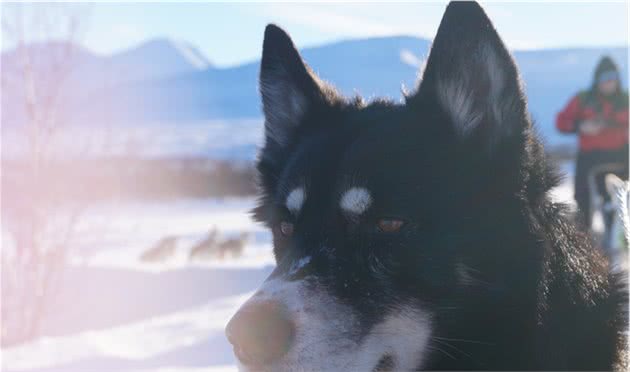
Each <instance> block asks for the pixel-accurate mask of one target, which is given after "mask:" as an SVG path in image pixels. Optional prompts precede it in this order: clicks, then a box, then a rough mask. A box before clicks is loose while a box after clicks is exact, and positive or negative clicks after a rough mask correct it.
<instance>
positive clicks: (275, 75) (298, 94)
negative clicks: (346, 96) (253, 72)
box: [259, 24, 323, 146]
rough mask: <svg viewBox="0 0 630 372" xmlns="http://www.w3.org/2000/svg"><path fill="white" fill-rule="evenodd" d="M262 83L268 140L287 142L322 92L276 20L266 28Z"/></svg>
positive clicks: (261, 69) (312, 74) (261, 90)
mask: <svg viewBox="0 0 630 372" xmlns="http://www.w3.org/2000/svg"><path fill="white" fill-rule="evenodd" d="M259 84H260V93H261V96H262V103H263V111H264V114H265V132H266V137H267V140H271V141H274V142H275V143H276V144H278V145H280V146H286V145H287V143H288V141H289V139H290V138H291V134H292V133H293V132H294V131H295V129H296V128H297V127H298V126H299V125H300V122H301V121H302V118H303V117H304V114H305V113H306V112H307V110H309V109H312V108H313V106H314V105H317V104H320V103H321V101H322V96H323V94H322V89H321V86H320V84H321V83H320V82H319V80H318V78H317V77H316V76H315V74H314V73H313V72H312V71H311V70H310V68H309V67H308V66H306V65H305V64H304V62H303V61H302V58H301V57H300V54H299V52H298V51H297V49H296V48H295V46H294V45H293V42H292V41H291V38H290V37H289V35H288V34H287V33H286V32H284V30H282V29H281V28H279V27H278V26H276V25H273V24H270V25H268V26H267V28H266V29H265V40H264V42H263V55H262V61H261V66H260V80H259Z"/></svg>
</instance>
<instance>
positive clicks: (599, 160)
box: [575, 145, 628, 230]
mask: <svg viewBox="0 0 630 372" xmlns="http://www.w3.org/2000/svg"><path fill="white" fill-rule="evenodd" d="M609 173H613V174H616V175H617V176H618V177H620V178H621V179H624V180H627V179H628V146H627V145H626V146H625V147H622V148H620V149H618V150H609V151H601V150H593V151H584V152H583V151H580V152H579V153H578V156H577V161H576V166H575V201H576V202H577V205H578V223H580V224H582V226H583V227H585V228H586V229H589V230H590V228H591V224H592V215H593V212H594V211H592V210H591V208H592V206H591V194H590V193H591V191H590V188H591V187H594V188H595V190H594V191H595V192H596V193H597V194H599V195H600V196H601V197H602V198H603V199H604V202H608V201H610V195H609V194H608V191H607V190H606V183H605V178H606V175H607V174H609ZM589 178H590V180H589ZM606 217H607V216H604V220H605V221H604V222H606ZM611 217H612V216H611Z"/></svg>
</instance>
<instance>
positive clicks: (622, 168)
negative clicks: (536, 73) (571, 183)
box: [556, 56, 628, 229]
mask: <svg viewBox="0 0 630 372" xmlns="http://www.w3.org/2000/svg"><path fill="white" fill-rule="evenodd" d="M556 127H557V128H558V130H559V131H561V132H563V133H568V134H577V135H578V136H579V151H578V155H577V161H576V170H575V201H576V202H577V204H578V222H579V223H581V224H583V226H584V227H586V228H587V229H590V228H591V222H592V212H593V211H592V210H591V196H590V195H591V191H590V188H591V187H595V188H596V192H597V193H598V194H599V195H601V197H602V198H603V199H604V202H605V203H606V202H609V201H610V196H609V195H608V193H607V192H606V188H605V181H604V178H605V176H606V174H607V173H615V174H617V175H618V176H620V177H621V178H623V179H625V180H627V179H628V93H627V92H624V91H623V90H622V89H621V80H620V77H619V69H618V68H617V66H616V65H615V63H614V62H613V60H612V59H611V58H610V57H607V56H605V57H603V58H602V59H601V60H600V62H599V63H598V65H597V68H596V69H595V74H594V78H593V83H592V85H591V87H590V89H588V90H585V91H582V92H580V93H578V94H577V95H576V96H575V97H573V98H572V99H571V100H570V101H569V103H568V104H567V106H566V107H565V108H564V110H562V111H561V112H560V113H558V116H557V118H556ZM589 184H591V185H593V186H589ZM608 218H610V219H611V222H612V211H611V212H610V214H609V216H608ZM608 218H607V216H606V214H605V215H604V219H605V222H606V220H607V219H608Z"/></svg>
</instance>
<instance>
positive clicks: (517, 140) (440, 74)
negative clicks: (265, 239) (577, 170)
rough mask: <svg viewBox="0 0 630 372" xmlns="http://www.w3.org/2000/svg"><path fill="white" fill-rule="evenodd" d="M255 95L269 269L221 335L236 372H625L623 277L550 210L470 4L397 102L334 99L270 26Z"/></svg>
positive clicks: (507, 79) (527, 128)
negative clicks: (261, 126) (272, 263)
mask: <svg viewBox="0 0 630 372" xmlns="http://www.w3.org/2000/svg"><path fill="white" fill-rule="evenodd" d="M339 58H346V57H345V56H339ZM358 64H359V66H357V68H360V61H358ZM392 83H396V82H392ZM260 92H261V95H262V103H263V110H264V114H265V144H264V148H263V149H262V151H261V153H260V157H259V161H258V171H259V173H260V181H261V189H262V191H261V195H260V203H259V205H258V207H257V208H256V209H255V217H256V218H257V219H258V220H259V221H262V222H264V223H265V224H266V225H267V226H268V227H269V229H271V231H272V232H273V249H274V253H275V257H276V262H277V266H276V268H275V269H274V271H273V272H272V273H271V275H270V276H269V278H268V279H267V280H266V281H265V282H264V283H263V284H262V286H261V288H260V289H259V290H258V291H257V292H256V293H255V294H254V295H253V296H252V297H251V298H250V299H249V300H248V301H247V302H246V303H245V304H244V305H243V306H242V307H241V308H240V310H239V311H238V312H237V313H236V314H235V315H234V317H233V318H232V319H231V320H230V322H229V323H228V325H227V328H226V334H227V337H228V339H229V341H230V342H231V343H232V345H233V347H234V352H235V355H236V357H237V359H238V361H239V367H240V368H242V369H243V370H256V371H258V370H266V371H293V370H308V371H334V370H342V371H401V370H415V369H428V370H611V369H613V368H617V369H618V370H624V371H625V370H627V365H624V364H625V363H627V357H626V356H625V355H627V352H626V345H627V344H626V340H625V335H626V333H625V330H626V329H627V318H626V317H627V293H626V290H627V288H626V285H625V283H624V281H623V280H622V277H621V275H622V274H620V273H619V272H617V271H611V270H609V269H610V266H609V262H608V261H607V259H606V257H605V256H604V255H602V254H601V252H600V251H599V250H597V249H594V248H593V247H591V246H590V245H589V243H588V241H587V239H586V238H585V237H583V236H582V235H581V234H580V233H578V231H577V230H576V229H575V227H574V226H573V225H572V224H571V223H570V222H568V219H567V217H566V208H565V206H564V205H562V204H558V203H554V202H553V201H552V200H551V198H550V195H549V191H550V190H551V189H552V188H553V187H554V186H556V185H557V184H558V179H559V176H558V173H557V171H556V170H555V168H554V167H553V166H552V165H551V164H550V162H549V160H548V159H547V157H546V156H545V153H544V151H543V147H542V145H541V143H540V141H539V140H538V136H537V134H536V131H535V130H534V129H533V127H532V123H531V119H530V116H529V114H528V112H527V102H526V98H525V95H524V92H523V89H522V86H521V82H520V78H519V74H518V70H517V67H516V65H515V63H514V61H513V59H512V57H511V55H510V53H509V52H508V51H507V49H506V48H505V46H504V44H503V42H502V41H501V39H500V38H499V36H498V34H497V32H496V31H495V29H494V27H493V25H492V24H491V22H490V20H489V19H488V17H487V16H486V14H485V13H484V11H483V9H482V8H481V7H480V6H479V5H478V4H476V3H473V2H461V3H459V2H454V3H451V4H450V5H448V7H447V9H446V12H445V14H444V17H443V19H442V22H441V24H440V27H439V29H438V32H437V35H436V37H435V40H434V42H433V46H432V48H431V53H430V56H429V59H428V61H427V64H426V67H425V69H424V72H423V76H422V81H421V82H420V83H419V86H418V87H417V89H415V91H413V92H412V93H410V94H408V95H407V96H406V97H405V98H406V99H405V102H404V103H395V102H390V101H386V100H373V101H371V102H368V103H366V102H364V101H363V100H361V99H358V98H354V99H346V98H344V97H342V96H341V95H339V94H338V93H337V92H336V91H335V89H334V88H333V87H331V86H330V85H328V84H326V83H325V82H323V81H322V80H320V79H319V78H318V77H317V76H316V75H315V73H314V72H313V71H312V70H311V69H310V68H309V67H307V66H306V65H305V64H304V63H303V61H302V59H301V57H300V55H299V53H298V51H297V50H296V48H295V47H294V45H293V43H292V42H291V39H290V38H289V36H288V35H287V34H286V33H285V32H284V31H283V30H281V29H280V28H278V27H277V26H274V25H269V26H268V27H267V29H266V30H265V36H264V44H263V56H262V61H261V69H260Z"/></svg>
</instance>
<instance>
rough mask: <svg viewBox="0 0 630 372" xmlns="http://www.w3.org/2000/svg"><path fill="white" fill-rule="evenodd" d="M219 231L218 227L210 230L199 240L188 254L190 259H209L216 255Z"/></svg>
mask: <svg viewBox="0 0 630 372" xmlns="http://www.w3.org/2000/svg"><path fill="white" fill-rule="evenodd" d="M218 235H219V231H218V230H217V228H216V227H213V228H212V230H210V231H209V232H208V235H206V237H204V238H203V239H202V240H201V241H199V242H197V243H196V244H195V245H194V246H193V247H192V248H191V249H190V253H189V254H188V259H189V260H207V259H210V258H214V257H216V249H217V246H216V245H217V236H218Z"/></svg>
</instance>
